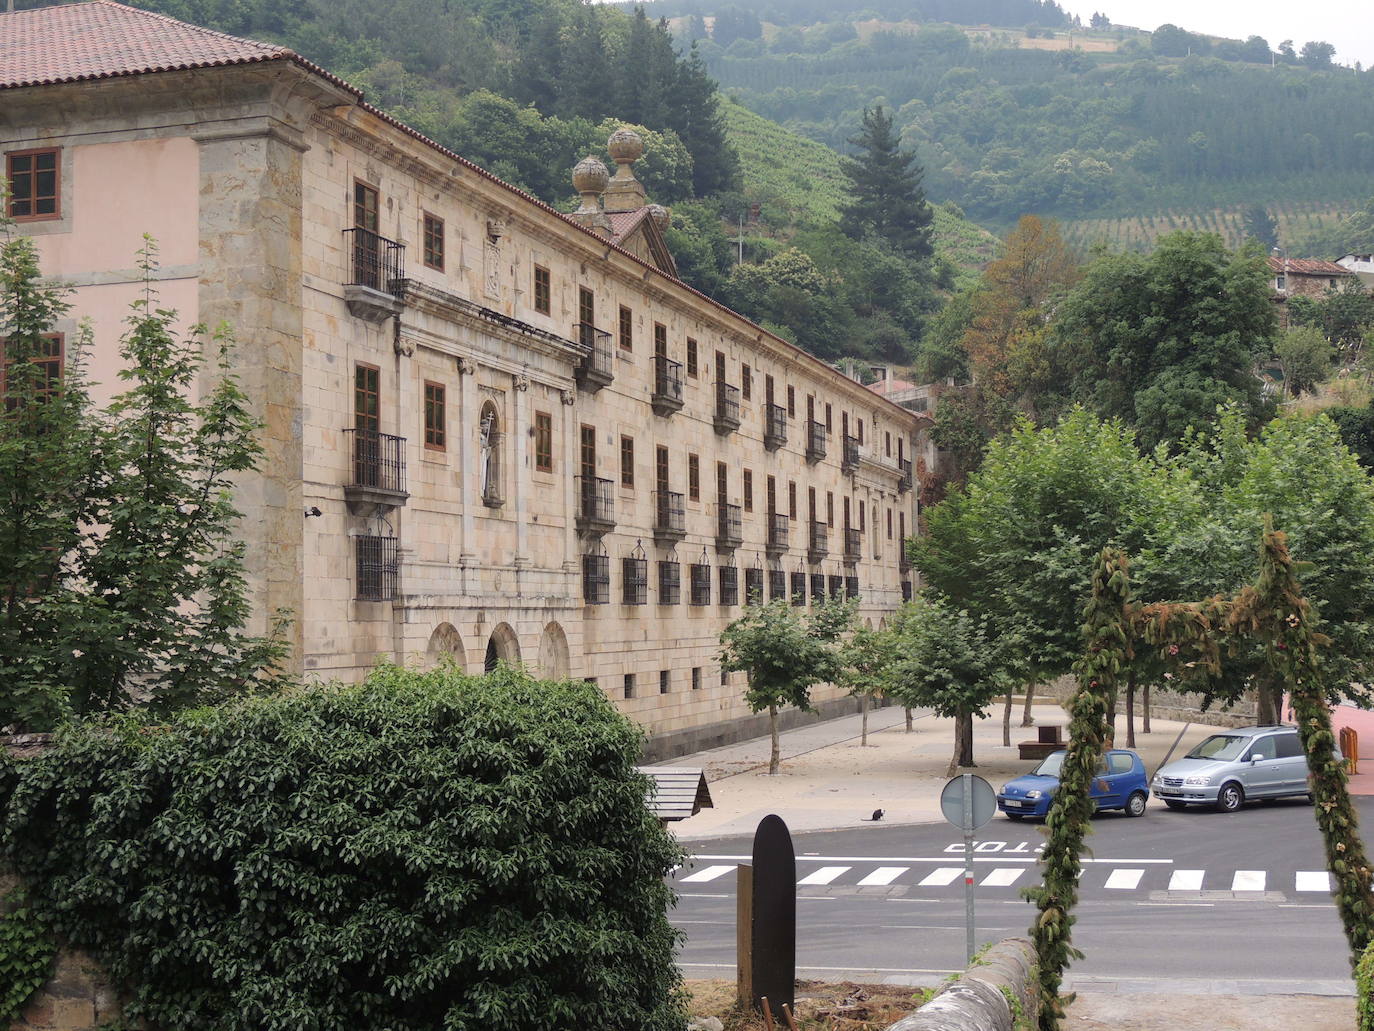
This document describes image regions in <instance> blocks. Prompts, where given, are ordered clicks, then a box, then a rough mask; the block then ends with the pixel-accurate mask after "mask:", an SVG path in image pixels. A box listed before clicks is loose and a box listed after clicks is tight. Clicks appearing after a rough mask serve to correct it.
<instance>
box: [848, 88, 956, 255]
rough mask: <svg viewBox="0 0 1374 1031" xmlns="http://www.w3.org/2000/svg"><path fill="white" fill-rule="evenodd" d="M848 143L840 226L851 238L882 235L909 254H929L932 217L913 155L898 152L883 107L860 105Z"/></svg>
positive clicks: (889, 119)
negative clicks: (859, 119) (846, 194)
mask: <svg viewBox="0 0 1374 1031" xmlns="http://www.w3.org/2000/svg"><path fill="white" fill-rule="evenodd" d="M849 143H850V144H851V145H852V146H854V147H856V148H858V153H857V155H856V156H855V157H852V158H846V159H845V161H844V165H843V168H844V174H845V175H846V176H847V177H848V179H849V184H850V190H851V193H852V195H853V197H852V200H851V201H850V202H849V203H848V204H846V205H845V206H844V207H843V208H842V209H841V212H840V225H841V227H842V228H843V229H844V231H845V233H846V234H848V235H849V236H852V237H854V238H856V239H858V238H860V237H863V236H866V235H868V234H872V235H874V236H878V237H881V238H882V239H884V240H886V241H887V242H888V243H889V244H891V245H892V246H893V247H894V248H896V249H897V250H898V251H900V252H902V253H903V254H905V255H906V256H907V257H910V258H929V257H931V256H932V255H933V254H934V253H935V251H934V248H933V247H932V245H931V241H930V233H931V220H932V219H933V217H934V215H933V213H932V212H931V210H930V205H929V204H927V203H926V195H925V191H924V190H923V189H922V188H921V179H922V176H923V175H924V172H923V170H922V169H921V166H920V165H918V164H917V163H916V155H915V154H913V153H912V152H911V151H909V150H903V149H902V148H901V145H900V141H899V140H898V138H897V134H896V132H895V131H894V130H893V127H892V117H891V116H890V115H887V114H885V113H884V112H883V109H882V106H881V105H879V106H878V107H876V108H874V109H872V110H869V109H868V108H864V116H863V129H862V130H861V131H860V133H859V134H858V135H857V136H854V137H851V138H850V140H849Z"/></svg>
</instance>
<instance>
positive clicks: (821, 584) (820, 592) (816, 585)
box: [811, 573, 825, 605]
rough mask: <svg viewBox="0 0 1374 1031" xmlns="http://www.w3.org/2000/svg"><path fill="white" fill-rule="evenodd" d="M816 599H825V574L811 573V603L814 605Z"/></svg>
mask: <svg viewBox="0 0 1374 1031" xmlns="http://www.w3.org/2000/svg"><path fill="white" fill-rule="evenodd" d="M818 601H825V574H824V573H812V574H811V603H812V604H813V605H814V604H815V603H816V602H818Z"/></svg>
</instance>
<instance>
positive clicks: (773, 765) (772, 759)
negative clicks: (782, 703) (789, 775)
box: [768, 705, 782, 777]
mask: <svg viewBox="0 0 1374 1031" xmlns="http://www.w3.org/2000/svg"><path fill="white" fill-rule="evenodd" d="M768 733H769V735H771V736H772V738H773V752H772V754H771V755H770V756H769V757H768V775H769V776H770V777H771V776H773V775H774V774H776V773H777V772H778V764H779V763H780V762H781V761H782V749H781V748H780V747H779V746H778V707H777V706H776V705H770V706H769V707H768Z"/></svg>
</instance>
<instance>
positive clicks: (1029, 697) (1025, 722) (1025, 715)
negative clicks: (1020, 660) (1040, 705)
mask: <svg viewBox="0 0 1374 1031" xmlns="http://www.w3.org/2000/svg"><path fill="white" fill-rule="evenodd" d="M1034 701H1035V681H1034V680H1030V681H1027V682H1026V707H1025V708H1024V709H1023V710H1022V711H1021V726H1023V727H1033V726H1035V720H1034V719H1032V718H1031V703H1032V702H1034Z"/></svg>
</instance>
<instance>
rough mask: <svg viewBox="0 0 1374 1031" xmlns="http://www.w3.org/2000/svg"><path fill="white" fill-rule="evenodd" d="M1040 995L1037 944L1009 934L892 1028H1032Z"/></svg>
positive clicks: (930, 1030) (920, 1030) (1015, 1030)
mask: <svg viewBox="0 0 1374 1031" xmlns="http://www.w3.org/2000/svg"><path fill="white" fill-rule="evenodd" d="M1038 999H1039V996H1038V995H1037V993H1036V986H1035V949H1034V948H1033V947H1032V946H1031V943H1030V941H1029V940H1028V939H1026V938H1006V939H1003V940H1002V941H1000V942H998V943H997V944H996V945H994V946H992V947H991V948H989V949H988V950H987V951H986V952H984V953H983V954H982V955H981V956H979V957H978V958H977V959H975V960H974V962H973V963H972V964H971V965H970V966H969V968H968V969H967V970H965V971H964V972H963V973H962V974H960V975H959V976H958V977H957V978H955V979H954V980H953V981H951V982H949V983H948V984H946V985H945V986H944V987H943V988H942V989H941V990H940V991H939V992H938V993H937V994H936V995H935V997H934V998H932V999H931V1000H930V1001H929V1002H927V1003H926V1004H925V1005H924V1006H922V1007H921V1008H920V1009H918V1010H917V1011H916V1012H915V1013H913V1014H911V1016H909V1017H904V1018H902V1019H901V1020H899V1021H897V1023H895V1024H892V1025H891V1026H889V1027H888V1029H887V1031H1023V1029H1025V1031H1030V1029H1033V1028H1034V1027H1035V1026H1036V1022H1037V1014H1038V1006H1037V1003H1038Z"/></svg>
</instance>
